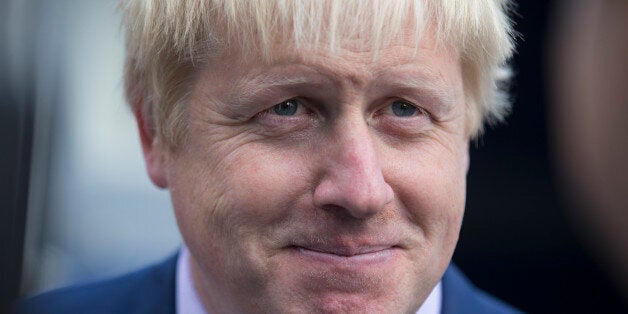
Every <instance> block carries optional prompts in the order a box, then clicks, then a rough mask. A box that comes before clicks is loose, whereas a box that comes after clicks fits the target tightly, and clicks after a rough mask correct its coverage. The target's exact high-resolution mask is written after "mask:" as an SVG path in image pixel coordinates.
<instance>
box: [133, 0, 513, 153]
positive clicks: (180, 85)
mask: <svg viewBox="0 0 628 314" xmlns="http://www.w3.org/2000/svg"><path fill="white" fill-rule="evenodd" d="M121 8H122V11H123V14H124V25H125V27H126V64H125V88H126V97H127V101H128V102H129V104H130V105H131V107H132V108H133V109H134V110H142V112H143V114H144V116H146V117H148V119H149V123H150V124H151V126H152V129H153V130H154V132H155V135H156V136H155V138H157V139H158V140H161V141H163V142H164V143H166V144H167V145H169V146H171V147H174V146H175V145H177V144H178V143H179V142H180V141H181V137H182V136H183V135H184V132H185V125H186V121H185V120H186V119H185V110H184V109H185V107H186V102H187V100H188V95H189V92H190V89H191V85H192V83H193V82H192V81H193V77H194V73H195V70H196V69H198V68H199V67H200V65H201V64H202V63H203V60H204V58H205V57H206V56H208V55H211V54H213V53H217V52H220V51H226V49H230V48H234V47H235V48H237V50H238V51H242V52H243V53H244V52H248V51H255V52H256V53H259V54H260V55H262V56H263V57H264V58H272V53H271V52H272V51H271V50H272V49H271V45H272V43H274V42H276V41H277V40H282V41H287V42H290V43H293V44H294V45H296V46H297V47H298V46H300V45H303V44H305V43H307V44H308V45H310V46H312V45H313V46H315V47H319V46H323V47H326V48H328V49H332V50H333V49H335V48H336V47H337V46H338V45H341V44H342V42H343V40H350V39H351V38H360V40H361V41H364V44H367V45H372V48H374V49H373V50H374V51H375V54H377V49H378V48H380V47H382V46H385V45H386V44H387V43H388V42H390V41H391V40H392V39H394V38H397V37H398V36H399V35H401V32H402V31H403V32H404V35H406V37H404V38H407V34H405V33H406V32H408V31H409V32H410V35H411V36H410V40H413V41H414V42H412V43H410V44H414V45H415V46H417V47H418V44H419V40H420V37H421V33H422V32H423V31H424V30H425V29H426V28H430V31H433V32H434V33H435V35H436V38H437V41H439V42H442V43H446V45H443V46H450V47H454V48H455V49H457V50H458V51H459V53H460V57H461V63H462V69H463V80H464V86H465V97H466V102H467V106H469V108H470V110H467V132H468V133H469V134H470V135H471V136H473V137H475V136H477V135H478V134H479V133H480V132H481V131H482V128H483V124H484V123H485V122H487V121H488V122H495V121H500V120H502V119H503V118H504V116H505V114H506V113H507V112H508V110H509V106H510V104H509V102H508V99H507V94H506V92H505V91H504V90H503V89H502V84H503V83H505V82H506V81H507V80H508V77H509V75H508V73H509V72H508V71H507V67H506V62H507V60H508V59H509V58H510V56H511V55H512V53H513V31H512V26H511V22H510V20H509V18H508V12H509V11H510V2H509V1H508V0H423V1H422V0H407V1H405V0H336V1H334V0H247V1H239V0H123V1H122V2H121ZM364 34H368V35H367V36H366V38H364ZM374 57H376V56H374ZM140 106H141V107H140Z"/></svg>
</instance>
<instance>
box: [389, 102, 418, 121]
mask: <svg viewBox="0 0 628 314" xmlns="http://www.w3.org/2000/svg"><path fill="white" fill-rule="evenodd" d="M391 107H392V112H393V113H394V114H395V116H397V117H411V116H413V115H414V114H416V113H417V111H419V109H418V108H417V107H415V106H414V105H413V104H411V103H409V102H406V101H401V100H396V101H394V102H393V103H392V105H391Z"/></svg>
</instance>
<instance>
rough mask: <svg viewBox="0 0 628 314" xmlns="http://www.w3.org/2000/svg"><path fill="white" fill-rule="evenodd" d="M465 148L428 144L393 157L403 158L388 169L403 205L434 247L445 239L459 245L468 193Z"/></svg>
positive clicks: (419, 230)
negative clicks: (458, 239) (457, 242)
mask: <svg viewBox="0 0 628 314" xmlns="http://www.w3.org/2000/svg"><path fill="white" fill-rule="evenodd" d="M464 147H466V146H465V145H464V144H461V145H459V146H456V149H449V148H447V147H444V146H441V145H431V146H430V145H425V146H423V147H421V149H417V150H410V151H407V152H404V153H403V154H399V153H397V154H396V155H391V156H389V158H395V159H398V158H400V157H401V158H402V160H403V161H398V162H395V163H393V164H394V167H393V168H391V169H390V170H389V171H387V173H389V174H390V176H391V177H390V178H389V179H388V180H389V182H391V183H393V184H395V186H393V189H394V190H395V192H396V197H397V200H398V202H399V203H400V204H399V207H400V208H401V209H402V210H403V212H404V214H405V215H407V216H408V217H409V218H408V219H409V220H411V221H412V222H413V225H415V226H416V227H417V229H418V230H417V231H418V232H420V233H421V234H422V235H423V237H424V238H425V240H426V241H428V242H429V243H431V245H434V246H438V245H441V242H442V241H445V242H448V244H452V245H455V242H456V241H457V238H458V232H459V230H460V225H461V222H462V216H463V213H464V206H465V194H466V163H467V162H466V150H465V149H464ZM392 176H394V177H392ZM446 246H448V245H446Z"/></svg>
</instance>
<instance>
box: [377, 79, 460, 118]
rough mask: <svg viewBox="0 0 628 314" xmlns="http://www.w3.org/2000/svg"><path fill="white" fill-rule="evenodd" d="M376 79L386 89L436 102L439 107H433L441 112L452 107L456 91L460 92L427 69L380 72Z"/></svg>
mask: <svg viewBox="0 0 628 314" xmlns="http://www.w3.org/2000/svg"><path fill="white" fill-rule="evenodd" d="M376 81H377V82H379V83H377V84H378V86H380V87H384V89H386V90H393V91H398V92H404V93H411V94H417V96H418V97H419V98H421V99H426V100H427V101H428V102H429V103H432V104H438V105H439V107H438V108H433V109H435V110H438V111H441V112H447V111H449V110H450V109H452V107H454V106H455V104H456V101H457V98H458V97H457V96H458V95H457V93H459V92H462V90H460V89H457V88H456V86H455V85H454V84H452V83H451V82H448V81H446V80H444V79H443V76H442V75H440V74H439V73H435V72H433V71H429V70H428V71H420V72H417V71H410V72H408V73H404V74H399V73H395V74H392V73H390V72H387V73H382V74H380V75H378V76H377V79H376Z"/></svg>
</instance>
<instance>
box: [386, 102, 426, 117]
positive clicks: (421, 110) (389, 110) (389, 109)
mask: <svg viewBox="0 0 628 314" xmlns="http://www.w3.org/2000/svg"><path fill="white" fill-rule="evenodd" d="M395 102H403V103H406V104H408V105H411V106H412V107H414V108H416V109H417V112H418V115H422V116H425V117H427V118H428V119H430V120H431V119H432V118H433V117H432V114H431V113H430V112H429V110H427V109H425V108H424V107H423V106H421V105H418V104H416V103H415V102H413V101H410V100H407V99H405V98H393V99H392V100H389V101H387V102H385V104H386V105H385V107H384V109H383V111H385V112H386V113H389V114H391V115H394V113H393V112H392V105H393V104H394V103H395ZM418 115H417V116H418ZM412 117H414V116H411V117H408V118H412Z"/></svg>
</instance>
